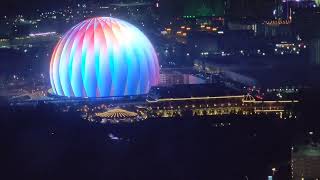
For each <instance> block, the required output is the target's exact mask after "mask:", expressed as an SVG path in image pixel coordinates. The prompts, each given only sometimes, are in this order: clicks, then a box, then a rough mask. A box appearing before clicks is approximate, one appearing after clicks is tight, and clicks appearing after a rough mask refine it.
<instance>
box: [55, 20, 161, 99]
mask: <svg viewBox="0 0 320 180" xmlns="http://www.w3.org/2000/svg"><path fill="white" fill-rule="evenodd" d="M50 81H51V86H52V90H53V92H54V93H55V94H57V95H61V96H69V97H109V96H126V95H139V94H146V93H148V91H149V89H150V87H151V86H154V85H157V84H158V81H159V63H158V59H157V55H156V53H155V50H154V48H153V46H152V44H151V42H150V41H149V40H148V38H147V37H146V36H145V35H144V34H143V33H142V32H141V31H140V30H139V29H138V28H136V27H134V26H133V25H131V24H129V23H127V22H125V21H123V20H119V19H116V18H110V17H97V18H92V19H88V20H85V21H83V22H81V23H79V24H77V25H76V26H74V27H73V28H72V29H71V30H69V31H68V32H67V33H66V34H65V35H64V36H63V37H62V38H61V39H60V41H59V42H58V44H57V45H56V47H55V49H54V51H53V55H52V58H51V62H50Z"/></svg>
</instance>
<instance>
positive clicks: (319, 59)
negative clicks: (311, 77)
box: [309, 38, 320, 65]
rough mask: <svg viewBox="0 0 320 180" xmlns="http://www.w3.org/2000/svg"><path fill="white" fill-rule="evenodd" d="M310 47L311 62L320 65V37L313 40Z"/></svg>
mask: <svg viewBox="0 0 320 180" xmlns="http://www.w3.org/2000/svg"><path fill="white" fill-rule="evenodd" d="M309 49H310V62H311V64H315V65H320V38H317V39H313V40H311V43H310V47H309Z"/></svg>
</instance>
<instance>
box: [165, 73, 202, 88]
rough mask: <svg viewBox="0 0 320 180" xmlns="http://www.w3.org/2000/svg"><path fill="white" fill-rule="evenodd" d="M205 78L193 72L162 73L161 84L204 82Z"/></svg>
mask: <svg viewBox="0 0 320 180" xmlns="http://www.w3.org/2000/svg"><path fill="white" fill-rule="evenodd" d="M204 83H205V80H203V79H201V78H198V77H196V76H193V75H191V74H183V73H180V72H178V71H170V72H164V73H163V72H162V73H160V82H159V85H160V86H172V85H176V84H204Z"/></svg>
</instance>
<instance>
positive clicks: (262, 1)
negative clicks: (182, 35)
mask: <svg viewBox="0 0 320 180" xmlns="http://www.w3.org/2000/svg"><path fill="white" fill-rule="evenodd" d="M121 1H122V2H136V0H1V6H0V15H16V14H30V13H33V12H35V10H36V9H48V10H51V9H56V8H60V7H64V6H66V5H72V4H77V3H83V2H86V3H92V2H93V3H96V2H99V3H105V4H108V3H114V2H121ZM145 1H153V0H145ZM229 1H231V2H232V3H231V4H232V5H233V6H232V7H231V8H233V9H236V11H239V14H241V13H246V12H248V13H249V15H250V16H266V15H268V13H271V12H272V11H271V10H270V6H273V5H274V4H272V3H273V2H274V1H271V0H229ZM160 5H161V8H162V9H163V10H164V11H165V12H166V13H165V14H167V15H169V16H171V15H187V14H195V13H198V12H199V10H198V9H200V8H201V7H203V6H206V7H208V8H210V9H212V12H213V13H212V14H217V15H220V14H221V13H223V12H224V9H223V6H224V0H160Z"/></svg>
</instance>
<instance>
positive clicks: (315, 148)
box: [291, 144, 320, 180]
mask: <svg viewBox="0 0 320 180" xmlns="http://www.w3.org/2000/svg"><path fill="white" fill-rule="evenodd" d="M291 167H292V178H293V180H301V179H304V180H309V179H310V180H311V179H319V178H320V171H319V170H320V144H308V145H302V146H298V147H296V148H294V149H293V150H292V161H291Z"/></svg>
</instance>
